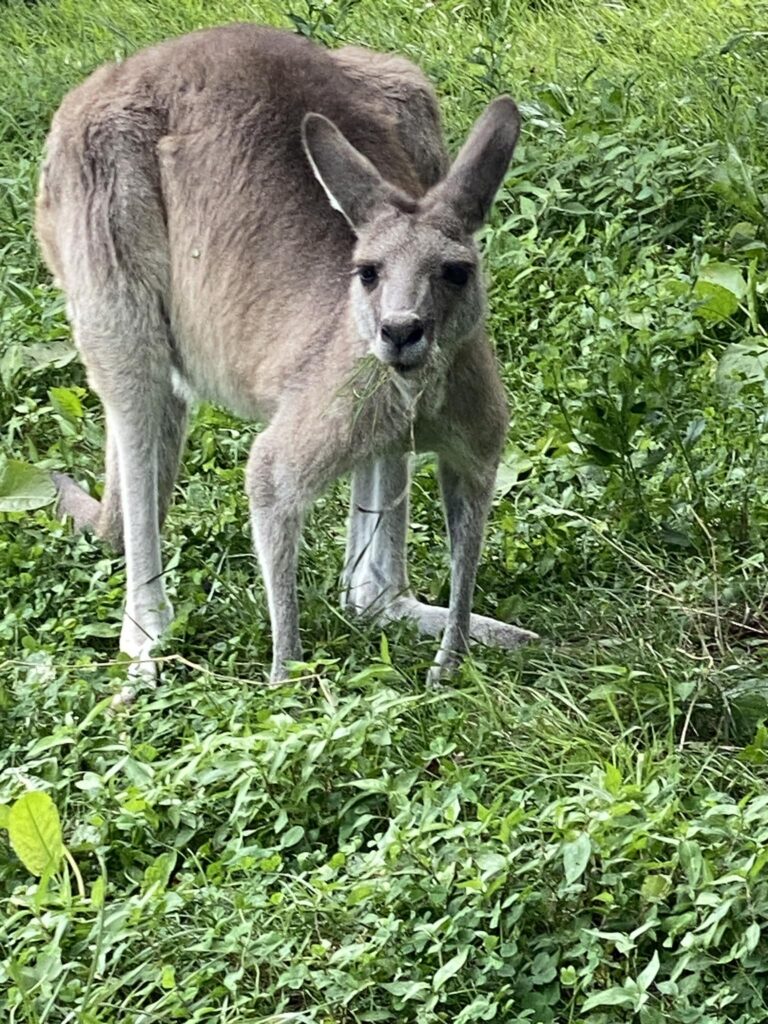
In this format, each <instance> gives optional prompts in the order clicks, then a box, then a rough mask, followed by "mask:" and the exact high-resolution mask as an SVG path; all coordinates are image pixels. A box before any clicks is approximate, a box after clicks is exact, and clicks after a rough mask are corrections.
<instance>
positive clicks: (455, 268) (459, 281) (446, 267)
mask: <svg viewBox="0 0 768 1024" xmlns="http://www.w3.org/2000/svg"><path fill="white" fill-rule="evenodd" d="M469 271H470V267H468V266H467V264H466V263H444V264H443V280H444V281H447V282H448V284H453V285H456V287H457V288H461V287H463V285H465V284H466V283H467V281H468V280H469Z"/></svg>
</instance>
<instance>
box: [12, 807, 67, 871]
mask: <svg viewBox="0 0 768 1024" xmlns="http://www.w3.org/2000/svg"><path fill="white" fill-rule="evenodd" d="M8 836H9V838H10V841H11V846H12V847H13V849H14V852H15V853H16V856H17V857H18V858H19V860H20V861H21V862H22V864H23V865H24V867H25V868H26V869H27V871H31V872H32V874H33V875H42V874H43V872H44V871H46V870H47V869H48V868H53V869H54V870H56V868H58V865H59V863H60V861H61V858H62V857H63V856H64V844H63V842H62V838H61V821H60V820H59V812H58V811H57V810H56V805H55V804H54V802H53V800H51V798H50V797H49V796H48V794H47V793H40V792H36V791H35V792H31V793H25V794H24V796H21V797H19V799H18V800H17V801H16V802H15V803H14V805H13V806H12V807H11V812H10V814H9V816H8Z"/></svg>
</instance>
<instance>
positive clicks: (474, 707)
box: [0, 0, 768, 1024]
mask: <svg viewBox="0 0 768 1024" xmlns="http://www.w3.org/2000/svg"><path fill="white" fill-rule="evenodd" d="M766 13H768V12H767V11H766V7H765V5H764V4H758V3H748V2H737V0H733V2H731V3H730V4H715V3H714V2H712V0H684V2H682V3H680V4H677V5H670V4H667V3H665V2H663V0H627V2H621V0H615V2H606V3H598V2H590V3H588V4H581V3H576V2H566V0H541V2H535V0H529V2H528V3H523V2H522V0H516V2H512V0H507V2H505V0H494V2H491V3H487V2H482V3H481V2H480V0H465V2H461V0H445V2H439V3H426V2H425V3H419V4H412V3H405V2H402V0H379V2H377V3H373V2H371V3H368V2H367V0H359V2H354V0H331V2H320V0H295V2H290V0H286V2H283V3H273V2H267V0H263V2H262V0H254V2H251V3H248V2H245V0H241V2H225V0H211V2H206V3H203V2H202V0H178V2H176V3H173V4H170V3H169V4H160V3H158V4H146V3H142V2H139V0H123V2H121V3H119V4H118V3H115V2H114V0H91V2H89V3H87V4H86V3H82V2H77V0H50V2H44V0H42V2H39V3H37V4H27V3H22V2H21V0H10V2H9V0H4V2H0V28H2V31H0V68H2V72H3V75H2V87H0V429H1V431H2V432H1V434H0V446H1V447H0V460H1V461H0V508H2V510H3V511H2V513H0V576H1V577H2V581H3V583H2V590H1V591H0V602H2V605H1V607H2V616H1V617H0V669H1V672H0V898H2V903H3V910H4V914H3V916H2V918H1V919H0V1011H2V1013H3V1019H4V1020H8V1021H9V1022H14V1024H46V1022H47V1024H64V1022H74V1021H77V1022H82V1024H113V1022H114V1024H117V1022H131V1024H160V1022H167V1021H173V1020H179V1021H185V1022H186V1021H194V1022H214V1021H215V1022H222V1024H224V1022H226V1024H257V1022H261V1024H266V1022H273V1024H278V1022H280V1024H288V1022H291V1024H293V1022H296V1024H299V1022H301V1024H304V1022H318V1024H320V1022H322V1024H331V1022H333V1024H342V1022H343V1024H350V1022H361V1024H362V1022H374V1021H398V1022H419V1024H431V1022H452V1024H471V1022H475V1021H489V1020H495V1021H499V1022H503V1024H515V1022H523V1021H525V1022H534V1024H535V1022H558V1024H559V1022H566V1021H567V1022H572V1021H573V1022H576V1021H578V1022H584V1024H614V1022H619V1021H630V1020H634V1019H637V1020H639V1021H642V1022H644V1024H655V1022H660V1021H664V1022H673V1024H694V1022H695V1024H700V1022H701V1024H724V1022H738V1024H747V1022H753V1021H759V1020H763V1019H765V1018H766V1016H767V1015H768V996H766V983H767V980H768V979H767V977H766V975H767V972H768V967H767V966H766V965H767V964H768V938H767V937H766V929H767V928H768V876H767V875H766V863H767V862H768V851H767V850H766V839H768V792H766V777H767V776H768V772H767V770H766V762H768V731H767V730H766V726H765V724H764V720H765V718H766V712H767V710H768V703H767V694H768V687H767V686H766V678H765V677H766V668H765V641H766V624H767V620H768V610H766V607H765V594H766V589H768V587H767V580H766V576H767V574H766V566H765V538H766V536H768V455H767V454H766V452H767V446H766V443H765V442H766V440H768V421H767V419H766V390H767V385H766V367H767V366H768V348H766V340H765V339H766V327H768V316H767V315H766V309H765V296H766V292H768V251H767V250H766V237H765V225H766V213H767V212H768V205H767V201H766V196H767V195H768V180H767V178H768V175H767V167H768V159H767V158H766V155H765V154H766V153H767V152H768V95H767V94H766V82H768V74H766V72H767V71H768V35H767V34H766V32H765V31H764V25H765V24H766V18H765V15H766ZM245 18H247V19H251V20H259V21H266V22H269V23H272V24H276V25H283V26H285V27H287V28H289V29H293V30H294V31H298V32H302V33H305V34H308V35H312V36H314V37H315V38H317V39H320V40H321V41H323V42H325V43H327V44H328V45H332V46H333V45H339V44H341V43H342V42H359V43H365V44H368V45H371V46H374V47H376V48H379V49H384V50H390V49H391V50H397V51H399V52H402V53H405V54H406V55H408V56H411V57H412V58H414V59H416V60H417V61H418V62H419V63H420V64H421V65H422V67H423V68H424V69H425V70H426V71H427V73H428V74H429V75H430V76H431V78H432V79H433V81H434V82H435V84H436V87H437V89H438V91H439V94H440V96H441V101H442V104H443V109H444V112H445V120H446V128H447V132H448V135H449V138H451V139H454V140H458V139H459V138H460V137H461V136H462V135H463V133H464V132H465V131H466V129H467V128H468V126H469V124H470V123H471V121H472V119H473V118H474V116H476V114H477V113H478V112H479V110H480V109H481V108H482V106H483V104H484V103H485V102H486V101H487V99H488V98H490V97H491V96H492V95H495V94H496V93H499V92H502V91H509V92H512V93H513V94H514V95H515V96H516V97H517V98H518V99H519V101H520V103H521V106H522V109H523V112H524V114H525V117H526V127H525V135H524V138H523V140H522V142H521V144H520V148H519V150H518V154H517V159H516V161H515V163H514V165H513V167H512V169H511V171H510V174H509V176H508V178H507V181H506V183H505V186H504V188H503V190H502V193H501V195H500V198H499V202H498V204H497V208H496V212H495V214H494V216H493V219H492V222H491V224H490V226H489V227H488V228H487V229H485V231H484V233H483V236H482V241H483V245H484V248H485V251H486V255H487V262H488V266H489V269H490V272H491V275H492V288H491V296H490V301H491V326H492V329H493V333H494V337H495V339H496V344H497V349H498V353H499V357H500V360H501V362H502V364H503V368H504V376H505V380H506V383H507V385H508V389H509V395H510V401H511V404H512V407H513V410H514V419H513V426H512V429H511V431H510V437H509V447H508V451H507V454H506V457H505V462H504V465H503V466H502V469H501V471H500V474H499V481H498V495H497V502H496V505H495V508H494V513H493V516H492V520H491V523H490V526H489V531H488V539H487V545H486V552H485V556H484V561H483V564H482V568H481V573H480V579H479V586H478V595H477V599H476V603H475V607H476V609H477V610H478V611H488V612H490V613H491V614H497V615H502V616H505V617H508V618H510V619H512V620H514V621H519V622H520V623H521V624H523V625H525V626H527V627H530V628H532V629H535V630H536V631H537V632H539V633H540V634H541V635H542V641H541V643H540V644H537V645H535V646H532V647H530V648H528V649H526V650H524V651H521V652H520V653H519V655H516V656H514V657H510V656H509V655H505V654H502V653H499V652H493V651H488V650H483V649H481V648H478V649H476V650H475V652H474V656H473V658H472V659H471V660H470V661H469V663H468V664H467V665H466V667H465V668H464V670H463V672H462V675H461V676H460V678H458V679H457V680H456V682H455V684H454V685H452V686H446V687H444V688H442V689H440V690H427V689H426V688H425V686H424V676H425V672H426V668H427V666H428V664H429V661H430V659H431V656H432V653H433V645H432V644H430V643H426V642H425V643H423V644H422V643H421V642H416V641H415V639H414V636H413V634H412V633H411V632H409V630H408V629H407V628H398V629H394V630H391V631H390V632H389V633H388V635H387V637H386V638H384V637H382V635H381V633H380V632H379V631H377V630H375V629H373V628H372V627H369V626H366V625H365V624H361V623H357V622H351V621H349V620H347V619H346V618H345V617H344V616H343V615H342V614H341V613H340V612H339V611H338V610H337V605H336V591H337V579H338V574H339V571H340V567H341V560H342V553H343V532H344V530H343V526H344V514H345V501H346V498H347V489H346V486H345V485H344V484H343V483H342V484H340V485H338V486H337V487H336V488H335V489H334V490H333V491H332V492H330V493H329V494H328V495H327V496H326V497H325V498H324V499H323V500H322V501H321V502H320V503H319V504H318V506H317V508H316V509H315V512H314V513H313V516H312V518H311V520H310V522H309V524H308V529H307V532H306V535H305V540H304V549H303V552H302V561H301V574H302V575H301V586H302V604H303V615H304V617H303V627H304V642H305V649H306V650H307V652H308V654H307V659H308V660H307V664H306V665H305V666H302V667H300V668H299V669H297V678H296V679H295V680H293V681H291V682H290V683H289V684H286V685H283V686H280V687H277V688H270V687H268V686H266V685H265V683H264V673H265V666H266V665H267V664H268V653H269V636H268V630H267V615H266V607H265V601H264V596H263V591H262V589H261V586H260V583H259V582H258V581H257V579H256V573H255V570H254V566H253V563H252V558H251V555H250V542H249V538H248V532H247V508H246V500H245V496H244V494H243V490H242V477H243V464H244V459H245V455H246V453H247V450H248V446H249V442H250V439H251V438H252V436H253V431H254V429H255V428H254V427H253V426H252V425H250V424H243V423H241V422H239V421H237V420H234V419H231V418H229V417H228V416H226V415H224V414H223V413H222V412H220V411H219V410H216V409H213V408H208V407H204V408H201V409H200V410H199V412H198V414H197V416H196V419H195V422H194V425H193V430H192V433H191V436H190V440H189V443H188V446H187V454H186V459H185V467H184V470H183V472H182V476H181V478H180V481H179V484H178V488H177V491H178V501H177V503H176V506H175V508H174V509H173V510H172V513H171V516H170V519H169V522H168V525H167V529H166V531H165V536H166V540H165V544H166V549H165V550H166V556H167V564H168V584H169V591H170V594H171V597H172V600H173V602H174V607H175V610H176V612H177V618H176V621H175V623H174V626H173V631H172V635H171V636H170V637H169V639H168V640H167V642H166V643H165V645H164V647H163V650H162V653H163V654H164V656H165V658H166V660H165V662H164V667H163V683H162V686H161V687H160V688H159V689H157V690H155V691H149V692H146V693H142V694H140V695H139V697H138V699H137V701H136V703H135V704H134V706H133V707H132V708H131V709H130V710H129V711H127V712H122V713H119V714H114V713H112V712H111V711H110V700H111V697H112V694H113V693H114V692H115V689H116V688H117V687H119V686H120V685H121V682H122V680H123V679H124V677H125V665H124V664H122V663H121V662H120V661H119V660H118V659H115V658H114V650H115V648H116V641H117V635H118V633H119V623H120V610H121V609H120V602H121V599H122V593H123V582H124V580H123V567H122V562H121V560H120V559H119V558H118V557H115V556H113V555H112V554H111V553H110V552H109V551H108V550H106V549H105V548H103V547H102V546H100V545H99V544H98V543H96V542H95V541H93V540H92V539H91V538H88V537H85V536H77V535H74V534H73V533H72V531H71V529H70V528H69V527H68V525H67V524H62V523H60V522H59V521H58V519H57V518H56V517H55V515H54V514H53V509H52V506H51V504H50V497H51V494H50V488H49V485H48V484H47V482H46V476H45V474H46V473H47V472H48V471H50V470H52V469H64V470H66V471H68V472H72V473H74V475H75V476H76V477H77V478H79V479H81V480H83V481H85V482H86V483H87V484H88V485H89V486H90V487H92V488H93V489H94V491H95V492H96V493H98V488H99V485H100V474H101V468H102V455H101V445H102V441H103V424H102V418H101V412H100V409H99V404H98V401H97V400H96V399H95V397H94V396H93V395H92V394H91V393H90V392H89V391H88V389H87V387H86V385H85V380H84V376H83V373H82V370H81V369H80V366H79V364H78V363H77V361H76V360H74V361H73V350H72V347H71V342H70V338H69V331H68V328H67V324H66V320H65V317H64V311H63V303H62V299H61V297H60V296H59V294H58V293H57V292H56V291H55V289H54V288H53V287H52V285H51V283H50V281H49V278H48V275H47V273H46V272H45V270H44V268H43V267H42V265H41V263H40V259H39V256H38V254H37V249H36V246H35V243H34V240H33V237H32V232H31V217H32V214H31V210H32V201H33V195H34V188H35V179H36V174H37V166H38V162H39V159H40V153H41V147H42V142H43V139H44V135H45V132H46V129H47V125H48V123H49V119H50V116H51V114H52V113H53V111H54V109H55V108H56V106H57V104H58V102H59V101H60V99H61V97H62V95H63V94H64V92H65V91H66V90H67V89H68V88H70V87H71V86H72V85H74V84H75V83H76V82H78V81H80V80H81V79H82V78H83V77H84V76H85V75H86V74H87V73H88V72H89V71H90V70H92V69H93V68H94V67H96V66H97V65H98V64H100V63H101V62H103V61H105V60H110V59H119V58H120V57H122V56H124V55H126V54H128V53H130V52H132V51H134V50H135V49H137V48H139V47H140V46H142V45H144V44H146V43H148V42H150V41H152V40H156V39H160V38H163V37H165V36H168V35H171V34H174V33H179V32H182V31H186V30H189V29H192V28H195V27H199V26H202V25H207V24H216V23H221V22H224V21H232V20H237V19H245ZM416 483H417V486H416V490H415V499H414V510H413V523H414V525H413V530H412V537H411V550H412V561H413V563H414V564H413V578H414V582H415V583H416V585H417V587H418V590H419V591H420V593H421V594H423V595H424V596H425V597H426V598H427V599H431V600H438V599H440V600H443V599H444V598H445V593H444V591H445V587H446V584H447V564H446V561H445V553H444V552H445V548H444V543H443V537H442V525H441V523H440V516H439V511H438V506H437V501H436V494H435V487H434V481H433V477H432V474H431V471H430V467H429V465H428V463H427V462H426V461H424V462H423V463H422V462H420V463H419V466H418V471H417V478H416ZM30 794H33V795H32V796H30Z"/></svg>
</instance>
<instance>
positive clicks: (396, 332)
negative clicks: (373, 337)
mask: <svg viewBox="0 0 768 1024" xmlns="http://www.w3.org/2000/svg"><path fill="white" fill-rule="evenodd" d="M423 334H424V324H423V323H422V322H421V320H419V318H418V317H417V316H408V317H390V319H389V320H384V321H383V322H382V325H381V336H382V338H384V340H385V341H388V342H390V344H392V345H394V346H395V347H396V348H397V349H402V348H406V346H408V345H415V344H416V342H417V341H419V340H420V339H421V337H422V336H423Z"/></svg>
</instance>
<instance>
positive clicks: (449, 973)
mask: <svg viewBox="0 0 768 1024" xmlns="http://www.w3.org/2000/svg"><path fill="white" fill-rule="evenodd" d="M468 953H469V947H467V948H465V949H462V950H461V952H460V953H457V954H456V956H452V957H451V959H450V960H447V961H446V962H445V963H444V964H443V966H442V967H439V968H438V969H437V970H436V971H435V976H434V978H433V979H432V991H433V992H439V991H440V989H441V988H442V987H443V985H444V984H445V983H446V981H448V979H449V978H452V977H453V976H454V974H456V973H458V971H460V970H461V968H462V967H463V966H464V964H465V962H466V959H467V954H468Z"/></svg>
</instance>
